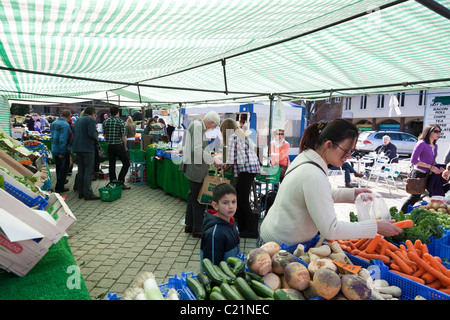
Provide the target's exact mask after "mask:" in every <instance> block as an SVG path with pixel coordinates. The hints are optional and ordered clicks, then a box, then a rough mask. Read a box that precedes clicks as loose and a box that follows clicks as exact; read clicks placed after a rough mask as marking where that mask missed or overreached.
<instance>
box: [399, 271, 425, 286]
mask: <svg viewBox="0 0 450 320" xmlns="http://www.w3.org/2000/svg"><path fill="white" fill-rule="evenodd" d="M391 272H393V273H396V274H399V275H401V276H403V277H405V278H408V279H410V280H413V281H416V282H419V283H421V284H425V281H423V279H421V278H417V277H414V276H412V275H409V274H406V273H404V272H399V271H396V270H391Z"/></svg>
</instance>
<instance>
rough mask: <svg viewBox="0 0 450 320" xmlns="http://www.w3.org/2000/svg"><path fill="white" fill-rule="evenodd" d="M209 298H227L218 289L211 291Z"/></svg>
mask: <svg viewBox="0 0 450 320" xmlns="http://www.w3.org/2000/svg"><path fill="white" fill-rule="evenodd" d="M209 300H227V298H225V296H224V295H223V294H221V293H220V292H217V291H213V292H211V294H210V295H209Z"/></svg>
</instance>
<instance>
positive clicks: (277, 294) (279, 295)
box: [273, 289, 291, 300]
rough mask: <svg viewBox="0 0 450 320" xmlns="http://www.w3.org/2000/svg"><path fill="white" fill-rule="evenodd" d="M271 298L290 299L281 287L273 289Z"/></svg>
mask: <svg viewBox="0 0 450 320" xmlns="http://www.w3.org/2000/svg"><path fill="white" fill-rule="evenodd" d="M273 298H274V299H275V300H291V298H289V296H288V294H287V293H286V292H285V291H284V290H282V289H277V290H275V291H274V292H273Z"/></svg>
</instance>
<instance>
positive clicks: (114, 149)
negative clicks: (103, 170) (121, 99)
mask: <svg viewBox="0 0 450 320" xmlns="http://www.w3.org/2000/svg"><path fill="white" fill-rule="evenodd" d="M110 112H111V117H110V118H108V119H106V120H105V121H103V135H104V136H105V141H106V143H107V144H108V157H109V171H108V172H109V181H111V182H112V181H115V180H118V181H120V182H121V183H122V189H130V187H129V186H126V185H125V177H126V175H127V173H128V169H129V168H130V158H129V157H128V154H127V136H126V131H125V122H124V121H123V120H122V119H120V118H119V107H116V106H113V107H111V108H110ZM116 158H119V160H120V161H121V162H122V168H121V169H120V172H119V177H117V174H116Z"/></svg>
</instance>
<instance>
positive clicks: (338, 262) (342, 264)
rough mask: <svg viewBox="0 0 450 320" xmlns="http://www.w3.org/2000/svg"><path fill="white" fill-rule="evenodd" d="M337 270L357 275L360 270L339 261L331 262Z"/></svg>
mask: <svg viewBox="0 0 450 320" xmlns="http://www.w3.org/2000/svg"><path fill="white" fill-rule="evenodd" d="M333 262H334V264H336V265H337V266H338V267H339V268H342V269H344V270H345V271H348V272H351V273H358V272H359V270H361V266H355V265H354V264H348V263H343V262H340V261H333Z"/></svg>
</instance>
